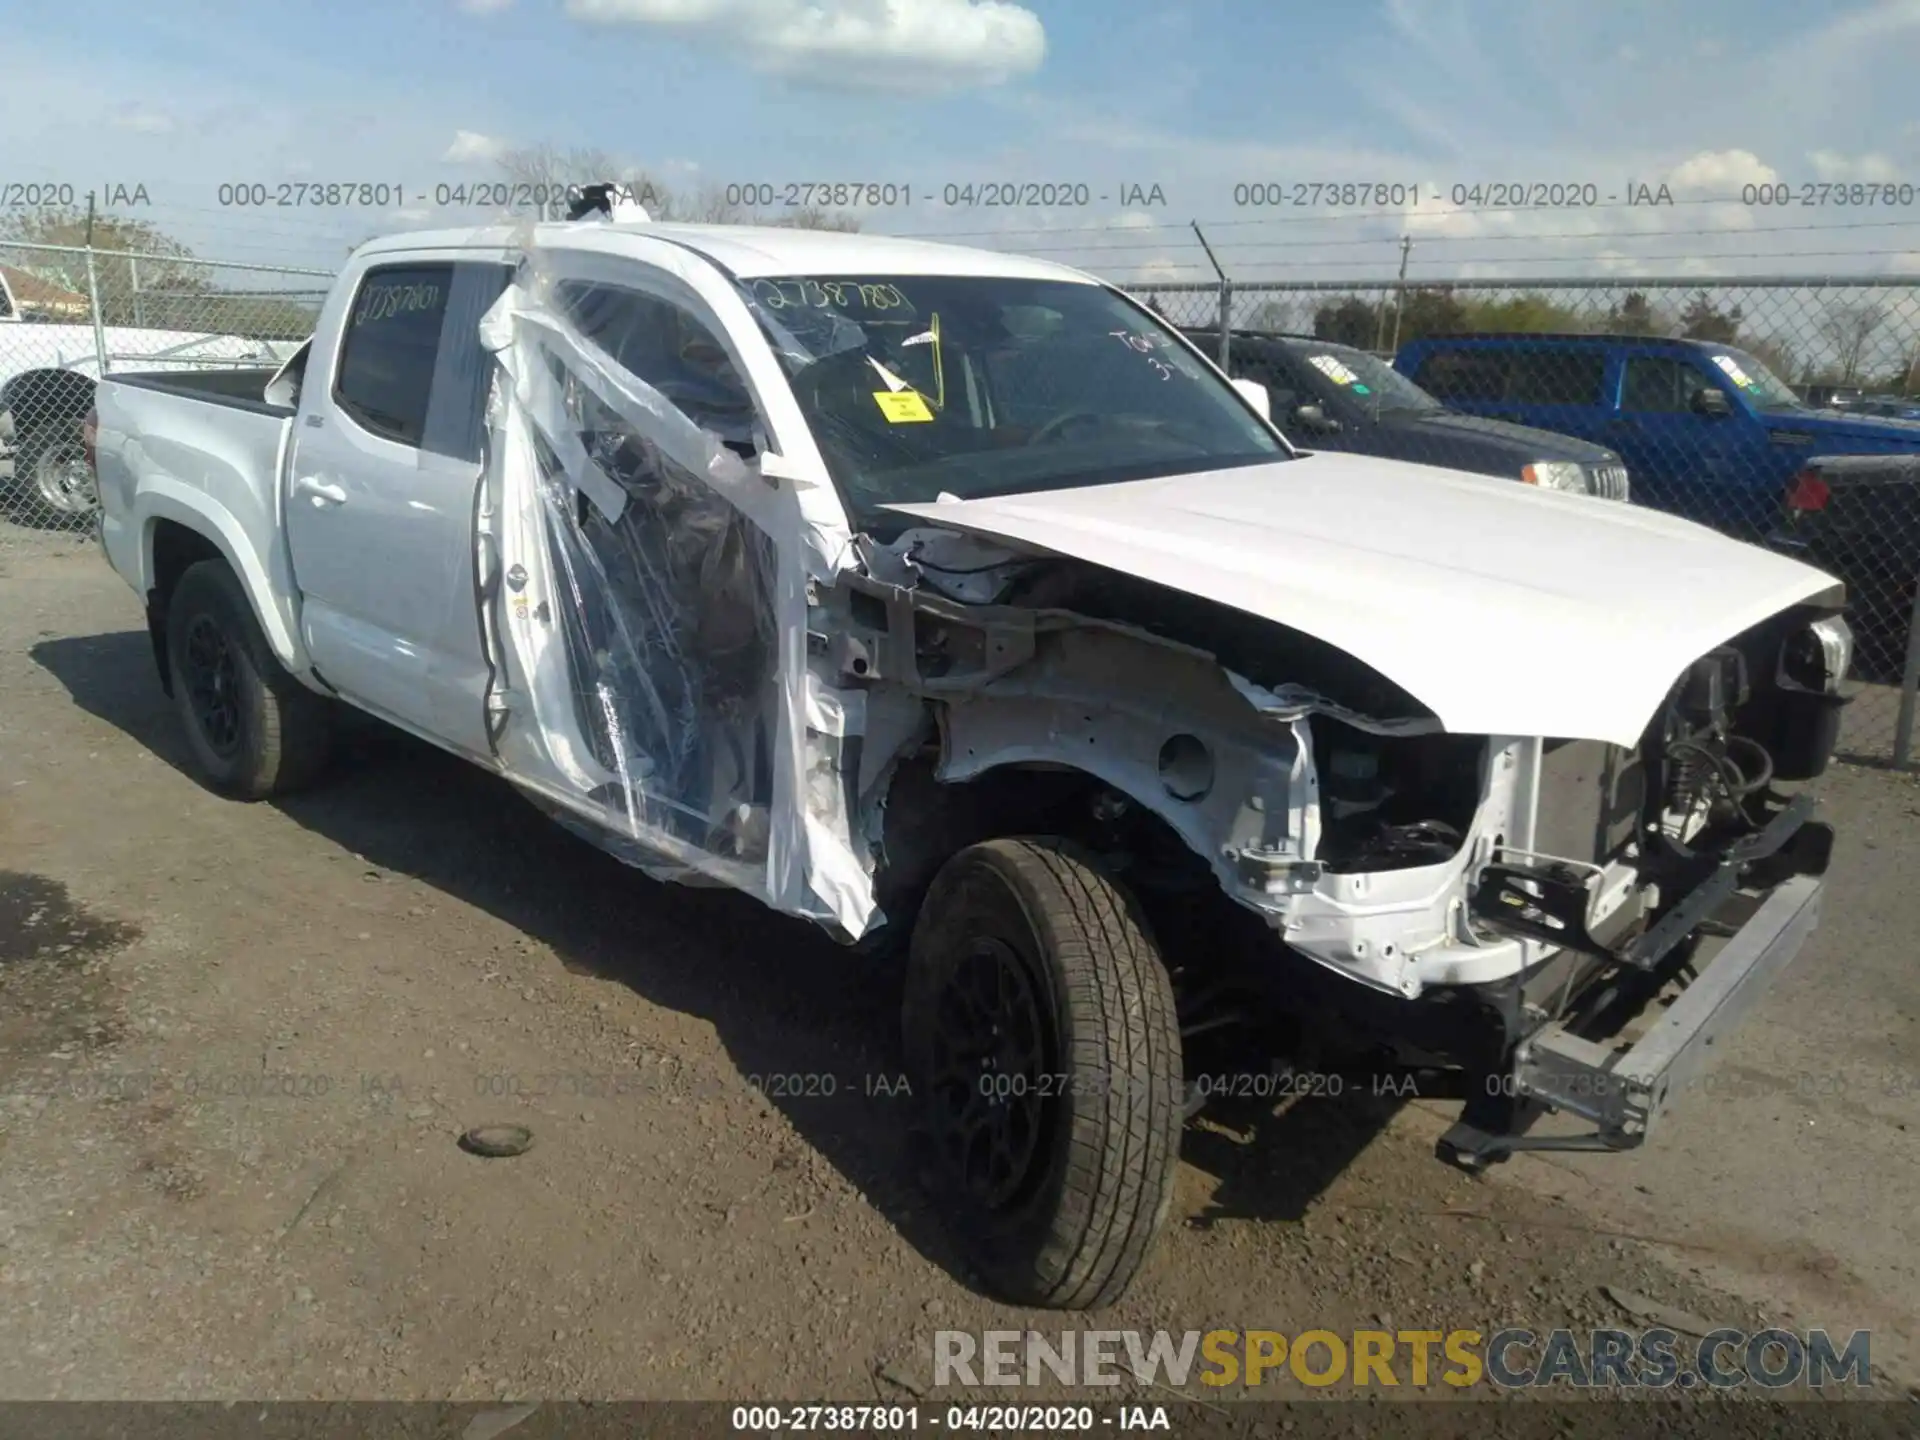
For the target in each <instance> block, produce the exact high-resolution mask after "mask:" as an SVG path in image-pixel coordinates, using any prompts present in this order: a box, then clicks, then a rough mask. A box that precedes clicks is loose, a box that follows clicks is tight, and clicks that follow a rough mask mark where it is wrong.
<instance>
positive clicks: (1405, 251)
mask: <svg viewBox="0 0 1920 1440" xmlns="http://www.w3.org/2000/svg"><path fill="white" fill-rule="evenodd" d="M1412 252H1413V237H1412V236H1411V235H1402V236H1401V237H1400V278H1399V280H1398V282H1397V288H1396V289H1395V290H1394V294H1393V348H1394V349H1395V350H1396V351H1398V350H1399V348H1400V305H1401V301H1402V300H1403V299H1404V298H1405V296H1406V293H1407V256H1408V255H1410V254H1411V253H1412ZM1386 330H1387V307H1386V306H1385V305H1382V306H1381V307H1380V323H1379V325H1377V326H1376V327H1375V328H1374V332H1373V348H1374V349H1375V350H1378V349H1380V348H1381V342H1382V341H1383V340H1384V339H1385V338H1386Z"/></svg>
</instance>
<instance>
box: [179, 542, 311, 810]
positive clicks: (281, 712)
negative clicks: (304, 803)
mask: <svg viewBox="0 0 1920 1440" xmlns="http://www.w3.org/2000/svg"><path fill="white" fill-rule="evenodd" d="M167 665H168V669H169V671H170V672H171V674H172V678H173V699H174V705H175V708H176V709H177V710H178V711H179V714H180V721H181V724H182V726H183V727H184V728H185V730H186V733H187V747H188V748H189V749H190V750H191V751H192V752H193V758H194V763H195V766H196V768H197V769H198V770H199V772H200V775H201V778H202V779H203V780H204V781H205V783H206V785H207V787H208V788H209V789H211V790H213V791H214V792H216V793H217V794H220V795H225V796H226V797H228V798H229V799H232V800H265V799H268V798H270V797H272V796H276V795H285V794H290V793H292V792H293V791H295V790H298V789H301V788H302V787H304V786H306V785H308V784H310V783H311V782H312V781H313V780H314V779H315V778H316V777H317V776H318V775H319V774H320V772H321V771H322V770H323V769H324V768H325V767H326V762H327V757H328V754H329V752H330V750H331V748H332V732H333V716H332V710H331V706H330V705H329V702H328V701H326V700H325V699H324V698H322V697H321V696H319V695H316V694H314V693H313V692H312V691H310V690H308V689H306V688H305V687H303V686H302V685H301V684H300V682H299V681H297V680H295V679H294V678H293V676H291V675H289V674H288V673H287V671H286V669H285V668H284V667H283V666H282V665H281V664H280V662H279V661H278V660H276V659H274V656H273V651H272V649H271V648H270V647H269V646H268V644H267V637H266V636H265V635H264V634H263V633H262V632H261V629H260V622H259V621H258V620H256V619H255V618H254V614H253V606H252V605H251V604H250V603H249V602H248V600H247V595H246V591H245V590H243V589H242V588H241V586H240V581H239V579H238V578H237V577H236V576H235V575H234V573H233V571H232V570H231V569H230V568H229V567H228V565H227V563H226V562H225V561H224V560H202V561H199V562H198V563H196V564H194V565H191V566H189V567H188V568H187V570H186V572H185V573H184V574H182V575H181V577H180V580H179V583H178V584H177V585H176V586H175V587H174V591H173V597H172V600H171V601H170V602H169V604H168V606H167Z"/></svg>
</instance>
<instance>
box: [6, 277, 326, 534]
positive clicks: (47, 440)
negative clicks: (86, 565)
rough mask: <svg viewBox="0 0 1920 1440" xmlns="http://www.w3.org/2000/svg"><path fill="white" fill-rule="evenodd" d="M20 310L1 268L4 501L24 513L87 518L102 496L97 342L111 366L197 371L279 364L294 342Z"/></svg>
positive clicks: (40, 516) (56, 517)
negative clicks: (90, 457)
mask: <svg viewBox="0 0 1920 1440" xmlns="http://www.w3.org/2000/svg"><path fill="white" fill-rule="evenodd" d="M25 309H26V307H24V306H23V305H22V304H21V303H20V302H19V300H18V299H17V297H16V296H15V295H14V293H13V288H12V286H11V285H10V284H9V283H8V280H7V276H6V273H5V271H4V269H0V455H3V454H4V453H5V452H6V451H9V450H10V451H11V452H12V473H11V475H10V476H0V500H5V501H8V502H11V504H12V506H13V507H14V508H15V509H16V510H19V509H24V510H25V511H27V512H28V514H29V517H30V518H40V519H47V518H53V519H56V520H58V519H59V518H60V517H63V516H84V515H88V514H91V513H92V512H93V510H94V508H95V507H96V505H97V504H98V503H99V501H98V497H97V496H96V495H95V493H94V487H93V469H92V467H91V466H90V465H88V464H87V462H86V456H85V449H84V446H83V444H82V440H81V435H80V423H81V421H82V420H83V419H84V418H85V416H86V413H87V411H88V410H89V409H91V408H92V406H93V387H94V383H95V382H96V381H97V380H98V379H99V375H100V353H101V350H102V349H103V348H104V349H105V351H106V356H107V365H108V368H109V370H111V369H112V368H113V367H114V366H116V365H120V366H124V365H126V364H127V363H128V362H132V363H134V364H137V365H139V366H140V367H141V368H142V369H143V370H148V371H156V370H201V369H217V368H220V367H223V366H234V365H278V364H280V363H281V362H282V361H284V360H285V359H286V358H287V356H288V355H289V354H291V353H292V352H293V351H294V350H295V349H296V348H298V343H299V342H297V341H291V342H290V341H285V340H249V339H246V338H245V337H243V336H239V335H214V334H208V333H205V332H202V331H194V330H156V329H151V328H148V327H145V326H133V325H106V326H102V327H101V329H100V330H99V331H98V332H96V331H95V330H94V328H93V326H92V325H91V324H90V323H88V322H86V321H79V322H71V321H68V322H60V321H51V322H50V321H46V320H41V319H37V318H35V317H34V316H32V315H30V314H28V313H25Z"/></svg>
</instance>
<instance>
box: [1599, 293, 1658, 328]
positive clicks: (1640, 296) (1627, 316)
mask: <svg viewBox="0 0 1920 1440" xmlns="http://www.w3.org/2000/svg"><path fill="white" fill-rule="evenodd" d="M1607 328H1608V329H1609V330H1611V331H1613V332H1614V333H1615V334H1617V335H1658V334H1661V333H1662V332H1663V331H1665V329H1666V328H1667V327H1666V326H1665V325H1663V324H1662V323H1661V322H1660V317H1659V316H1658V315H1656V314H1655V313H1654V309H1653V302H1652V301H1651V300H1649V299H1648V298H1647V294H1646V292H1645V291H1644V290H1630V291H1628V292H1627V294H1626V295H1625V296H1624V297H1623V298H1622V299H1621V301H1620V303H1619V304H1618V305H1615V306H1613V307H1611V308H1610V309H1609V310H1608V312H1607Z"/></svg>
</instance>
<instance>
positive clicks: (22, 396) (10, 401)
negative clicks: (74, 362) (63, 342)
mask: <svg viewBox="0 0 1920 1440" xmlns="http://www.w3.org/2000/svg"><path fill="white" fill-rule="evenodd" d="M97 386H98V382H96V381H95V380H94V378H93V377H92V376H91V375H83V374H81V373H79V372H78V371H75V370H61V369H57V368H52V367H43V368H41V369H38V370H24V371H22V372H21V373H20V374H18V375H15V376H14V377H13V378H12V379H11V380H9V381H7V383H6V384H5V385H4V386H0V410H4V411H7V412H9V413H11V414H12V416H13V428H14V435H15V443H16V444H18V443H19V438H20V437H21V436H24V435H26V434H27V433H28V432H29V431H32V430H38V429H41V428H43V427H45V426H46V425H49V424H58V423H60V422H62V421H69V420H82V419H85V418H86V414H87V411H88V410H90V409H92V408H93V395H94V391H95V389H96V388H97Z"/></svg>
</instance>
